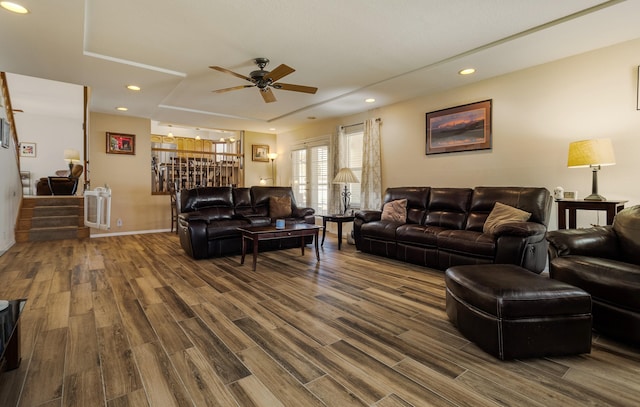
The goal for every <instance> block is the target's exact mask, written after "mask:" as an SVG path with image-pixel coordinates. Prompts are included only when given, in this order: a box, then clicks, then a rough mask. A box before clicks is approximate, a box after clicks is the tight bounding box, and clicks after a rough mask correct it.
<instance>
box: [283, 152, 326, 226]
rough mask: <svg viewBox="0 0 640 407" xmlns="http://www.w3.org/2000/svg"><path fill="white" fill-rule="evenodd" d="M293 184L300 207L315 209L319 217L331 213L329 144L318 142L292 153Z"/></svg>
mask: <svg viewBox="0 0 640 407" xmlns="http://www.w3.org/2000/svg"><path fill="white" fill-rule="evenodd" d="M291 164H292V166H293V168H292V169H291V183H292V188H293V192H294V194H295V197H296V202H297V203H298V206H300V207H308V208H314V209H315V210H316V214H317V215H327V214H328V212H329V187H330V185H329V143H328V141H325V142H318V143H316V144H315V145H314V144H310V145H305V146H302V147H297V148H294V149H293V150H292V152H291Z"/></svg>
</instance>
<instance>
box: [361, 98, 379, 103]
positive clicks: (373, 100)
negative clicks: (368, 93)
mask: <svg viewBox="0 0 640 407" xmlns="http://www.w3.org/2000/svg"><path fill="white" fill-rule="evenodd" d="M364 101H365V102H367V103H373V102H375V101H376V100H375V99H374V98H368V99H365V100H364Z"/></svg>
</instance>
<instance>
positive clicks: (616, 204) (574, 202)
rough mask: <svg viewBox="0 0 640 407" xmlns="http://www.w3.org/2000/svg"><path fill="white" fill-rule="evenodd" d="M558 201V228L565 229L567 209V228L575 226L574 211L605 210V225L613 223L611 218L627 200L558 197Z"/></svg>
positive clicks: (622, 207)
mask: <svg viewBox="0 0 640 407" xmlns="http://www.w3.org/2000/svg"><path fill="white" fill-rule="evenodd" d="M556 202H557V203H558V229H567V211H569V229H575V228H576V212H577V211H578V210H583V211H606V212H607V225H612V224H613V218H614V217H615V216H616V214H617V213H618V212H620V211H621V210H622V209H624V204H625V203H627V202H628V201H585V200H584V199H560V200H558V201H556Z"/></svg>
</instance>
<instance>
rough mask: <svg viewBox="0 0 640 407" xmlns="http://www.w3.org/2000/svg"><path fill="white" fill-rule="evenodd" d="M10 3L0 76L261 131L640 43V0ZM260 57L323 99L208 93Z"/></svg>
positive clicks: (159, 114) (108, 102) (108, 104)
mask: <svg viewBox="0 0 640 407" xmlns="http://www.w3.org/2000/svg"><path fill="white" fill-rule="evenodd" d="M16 1H17V2H19V3H21V4H22V5H24V6H26V7H27V8H28V9H29V10H30V13H29V14H27V15H16V14H12V13H9V12H7V11H5V10H0V70H2V71H6V72H11V73H17V74H21V75H27V76H33V77H37V78H44V79H50V80H55V81H61V82H68V83H73V84H80V85H86V86H89V87H90V88H91V101H90V110H91V111H94V112H103V113H110V114H122V115H129V116H136V117H145V118H149V119H152V120H155V121H158V122H160V123H171V124H174V125H188V126H193V127H201V128H219V129H242V130H252V131H260V132H268V133H269V132H278V133H280V132H285V131H288V130H291V129H294V128H297V127H300V126H301V125H304V124H307V123H309V122H310V120H311V119H309V117H310V116H313V117H316V118H317V119H318V120H319V119H324V118H328V117H334V116H344V115H349V114H354V113H358V112H362V111H366V110H368V109H375V108H377V107H380V106H384V105H388V104H392V103H396V102H399V101H402V100H406V99H409V98H413V97H416V96H418V95H424V94H429V93H434V92H440V91H443V90H446V89H449V88H453V87H457V86H461V85H464V84H468V83H471V82H474V81H479V80H482V79H486V78H490V77H494V76H497V75H502V74H505V73H508V72H511V71H515V70H519V69H523V68H526V67H530V66H534V65H538V64H541V63H545V62H549V61H552V60H555V59H558V58H562V57H566V56H569V55H573V54H578V53H582V52H585V51H589V50H592V49H596V48H600V47H604V46H607V45H611V44H615V43H619V42H622V41H626V40H630V39H635V38H639V37H640V24H638V22H637V18H638V16H640V1H638V0H628V1H597V0H563V1H558V0H536V1H531V0H509V1H506V0H482V1H478V0H448V1H444V0H393V1H391V0H377V1H376V0H324V1H317V0H313V1H312V0H269V1H266V0H218V1H213V0H191V1H188V2H187V1H181V2H178V1H175V0H135V1H131V0H109V1H99V0H85V1H83V0H48V1H38V0H16ZM256 57H267V58H269V59H270V60H271V64H270V65H269V66H268V67H267V68H266V69H267V70H269V69H274V68H275V67H276V66H278V65H280V64H287V65H289V66H291V67H293V68H295V69H296V72H294V73H292V74H290V75H288V76H286V77H285V78H283V79H282V81H283V82H286V83H293V84H299V85H307V86H314V87H317V88H319V90H318V92H317V93H316V94H315V95H310V94H305V93H297V92H290V91H284V90H274V94H275V96H276V98H277V102H274V103H269V104H267V103H264V101H263V99H262V97H261V96H260V94H259V93H258V92H259V91H258V90H257V89H256V88H249V89H241V90H237V91H233V92H228V93H220V94H216V93H212V92H211V91H212V90H214V89H220V88H226V87H231V86H236V85H244V84H247V82H244V81H243V80H242V79H239V78H237V77H234V76H232V75H227V74H224V73H221V72H218V71H214V70H212V69H209V66H210V65H218V66H222V67H225V68H228V69H230V70H232V71H235V72H238V73H240V74H243V75H248V74H249V72H250V71H252V70H254V69H256V67H255V65H254V64H253V62H252V60H253V59H254V58H256ZM639 62H640V61H639ZM468 66H472V67H474V68H476V69H477V73H476V74H474V75H472V76H466V77H463V76H460V75H458V74H457V72H458V70H460V69H461V68H465V67H468ZM127 84H136V85H139V86H141V87H142V91H141V92H137V93H136V92H132V91H129V90H127V89H126V88H125V86H126V85H127ZM11 85H12V84H11V83H9V86H10V88H11ZM39 86H40V85H39ZM11 91H12V94H13V93H14V90H13V89H12V90H11ZM16 94H27V95H29V97H30V98H33V97H34V95H33V94H32V92H17V91H16ZM369 97H373V98H375V99H376V102H375V103H373V104H365V103H364V99H365V98H369ZM12 102H13V106H14V108H16V109H26V108H27V103H28V101H27V100H26V99H23V98H21V97H12ZM49 103H50V101H49ZM23 104H24V106H23ZM32 105H38V104H34V103H32ZM117 106H126V107H128V108H129V110H128V112H125V113H120V112H117V111H116V110H115V108H116V107H117ZM443 107H445V106H443ZM29 108H32V107H31V106H30V107H29ZM271 128H275V129H276V130H275V131H273V130H270V129H271Z"/></svg>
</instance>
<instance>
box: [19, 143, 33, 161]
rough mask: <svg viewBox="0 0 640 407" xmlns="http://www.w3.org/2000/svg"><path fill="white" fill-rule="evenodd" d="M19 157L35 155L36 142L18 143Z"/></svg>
mask: <svg viewBox="0 0 640 407" xmlns="http://www.w3.org/2000/svg"><path fill="white" fill-rule="evenodd" d="M20 157H31V158H35V157H36V143H28V142H23V143H20Z"/></svg>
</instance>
